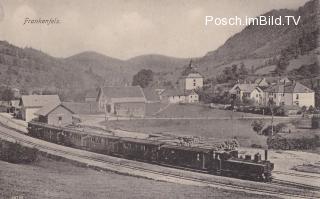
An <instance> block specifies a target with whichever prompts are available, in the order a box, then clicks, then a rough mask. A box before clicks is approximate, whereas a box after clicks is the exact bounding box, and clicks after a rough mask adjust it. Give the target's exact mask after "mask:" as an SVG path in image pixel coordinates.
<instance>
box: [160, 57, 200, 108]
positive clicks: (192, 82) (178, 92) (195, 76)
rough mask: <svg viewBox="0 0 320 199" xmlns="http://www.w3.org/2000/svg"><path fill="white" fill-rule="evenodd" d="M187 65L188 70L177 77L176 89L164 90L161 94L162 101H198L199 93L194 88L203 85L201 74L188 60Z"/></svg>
mask: <svg viewBox="0 0 320 199" xmlns="http://www.w3.org/2000/svg"><path fill="white" fill-rule="evenodd" d="M188 67H189V72H187V74H185V75H183V76H182V77H181V78H180V79H179V86H178V89H168V90H165V91H164V92H163V93H162V94H161V97H163V99H162V101H166V102H169V103H198V102H199V95H198V93H197V92H196V90H197V89H201V88H202V87H203V76H202V75H201V74H200V73H198V72H197V71H196V70H195V69H194V67H193V66H192V61H190V64H189V66H188Z"/></svg>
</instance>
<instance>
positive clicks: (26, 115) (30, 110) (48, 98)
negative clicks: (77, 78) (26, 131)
mask: <svg viewBox="0 0 320 199" xmlns="http://www.w3.org/2000/svg"><path fill="white" fill-rule="evenodd" d="M59 103H61V101H60V98H59V96H58V95H23V96H22V97H21V99H20V103H19V106H20V107H21V117H22V119H23V120H25V121H27V122H29V121H31V120H32V119H34V118H36V117H37V115H36V114H35V113H36V112H37V111H39V110H40V109H41V108H42V107H44V106H45V105H47V104H59Z"/></svg>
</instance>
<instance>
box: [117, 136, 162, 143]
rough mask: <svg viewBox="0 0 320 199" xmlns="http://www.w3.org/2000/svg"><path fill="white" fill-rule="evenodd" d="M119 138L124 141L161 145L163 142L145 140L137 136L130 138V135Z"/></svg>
mask: <svg viewBox="0 0 320 199" xmlns="http://www.w3.org/2000/svg"><path fill="white" fill-rule="evenodd" d="M121 140H123V141H126V142H134V143H140V144H149V145H162V144H164V143H163V142H159V141H156V140H147V139H138V138H130V137H121Z"/></svg>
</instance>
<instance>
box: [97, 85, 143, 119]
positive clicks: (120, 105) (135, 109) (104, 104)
mask: <svg viewBox="0 0 320 199" xmlns="http://www.w3.org/2000/svg"><path fill="white" fill-rule="evenodd" d="M146 101H147V100H146V97H145V95H144V93H143V91H142V89H141V87H140V86H109V87H103V88H101V89H100V91H99V94H98V103H99V110H100V111H103V112H106V113H107V114H110V115H111V114H113V115H116V116H127V117H128V116H130V117H131V116H134V117H143V116H144V115H145V109H146Z"/></svg>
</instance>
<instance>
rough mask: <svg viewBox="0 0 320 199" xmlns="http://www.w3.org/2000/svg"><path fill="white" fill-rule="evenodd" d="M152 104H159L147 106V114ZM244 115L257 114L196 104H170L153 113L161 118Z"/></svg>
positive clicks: (149, 113)
mask: <svg viewBox="0 0 320 199" xmlns="http://www.w3.org/2000/svg"><path fill="white" fill-rule="evenodd" d="M152 106H160V105H158V104H153V105H149V106H147V116H151V115H152V111H151V110H150V109H152V108H151V107H152ZM246 116H259V115H255V114H250V113H240V112H233V111H226V110H219V109H212V108H209V107H207V106H202V105H196V104H188V105H187V104H185V105H183V104H170V105H169V106H168V108H166V109H165V110H163V111H161V112H159V113H158V114H156V115H155V117H161V118H163V117H164V118H176V117H178V118H203V117H215V118H217V117H218V118H221V117H226V118H230V119H231V117H246Z"/></svg>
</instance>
